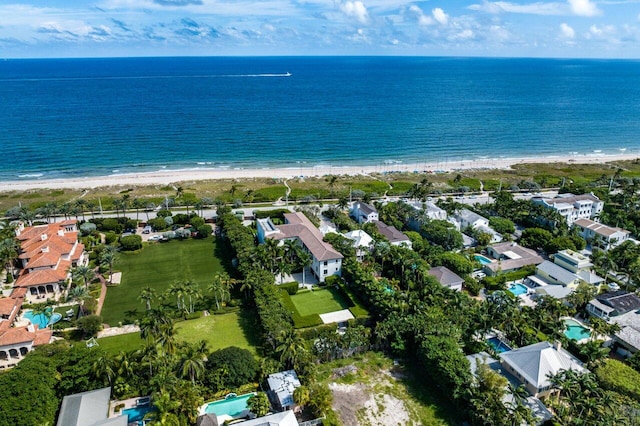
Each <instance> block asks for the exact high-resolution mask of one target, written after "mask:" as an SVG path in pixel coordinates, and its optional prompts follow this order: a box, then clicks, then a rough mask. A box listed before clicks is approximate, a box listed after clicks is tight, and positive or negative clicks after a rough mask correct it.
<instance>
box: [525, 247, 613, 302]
mask: <svg viewBox="0 0 640 426" xmlns="http://www.w3.org/2000/svg"><path fill="white" fill-rule="evenodd" d="M592 266H593V264H592V263H591V262H590V261H589V258H588V257H587V256H584V255H582V254H580V253H577V252H575V251H573V250H562V251H559V252H558V253H556V254H555V255H554V258H553V262H550V261H548V260H545V261H544V262H542V263H540V264H539V265H538V266H537V267H536V274H535V275H530V276H529V277H527V279H528V281H529V283H530V285H532V286H533V287H535V291H536V293H538V294H541V295H544V294H546V295H549V296H553V297H556V298H560V299H562V298H564V297H566V296H568V295H569V294H571V293H572V292H573V291H574V290H575V288H576V287H577V286H578V285H579V284H581V283H587V284H591V285H594V286H597V285H599V284H600V283H602V282H603V281H604V279H603V278H602V277H599V276H598V275H596V274H594V273H593V272H592V271H591V267H592Z"/></svg>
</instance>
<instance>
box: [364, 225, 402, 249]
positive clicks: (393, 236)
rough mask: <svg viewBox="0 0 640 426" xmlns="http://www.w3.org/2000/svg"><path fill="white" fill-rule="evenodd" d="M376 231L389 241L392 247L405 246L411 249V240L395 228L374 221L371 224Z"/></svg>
mask: <svg viewBox="0 0 640 426" xmlns="http://www.w3.org/2000/svg"><path fill="white" fill-rule="evenodd" d="M373 223H374V225H376V229H377V230H378V232H379V233H380V235H382V236H383V237H385V238H386V239H387V241H389V244H391V245H392V246H405V247H408V248H411V240H410V239H409V237H407V236H406V235H405V234H404V233H402V232H401V231H399V230H398V229H397V228H396V227H395V226H390V225H387V224H386V223H384V222H381V221H379V220H376V221H374V222H373Z"/></svg>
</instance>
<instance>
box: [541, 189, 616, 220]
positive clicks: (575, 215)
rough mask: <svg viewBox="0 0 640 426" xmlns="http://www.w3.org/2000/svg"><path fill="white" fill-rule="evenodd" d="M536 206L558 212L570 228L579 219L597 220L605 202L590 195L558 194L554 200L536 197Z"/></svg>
mask: <svg viewBox="0 0 640 426" xmlns="http://www.w3.org/2000/svg"><path fill="white" fill-rule="evenodd" d="M531 201H533V202H534V203H536V204H539V205H541V206H543V207H546V208H549V209H554V210H556V211H557V212H558V213H559V214H560V216H562V217H563V218H564V220H565V221H566V223H567V225H568V226H572V225H573V223H574V222H575V221H576V220H578V219H596V218H598V216H600V213H602V209H603V208H604V202H603V201H601V200H600V199H599V198H598V197H596V196H595V195H594V194H593V193H590V194H582V195H575V194H570V193H567V194H558V195H557V196H556V197H554V198H542V197H534V198H532V199H531Z"/></svg>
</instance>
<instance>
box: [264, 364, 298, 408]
mask: <svg viewBox="0 0 640 426" xmlns="http://www.w3.org/2000/svg"><path fill="white" fill-rule="evenodd" d="M267 384H268V385H269V396H270V398H271V400H272V401H273V403H274V405H275V406H276V407H278V409H279V410H281V411H285V410H291V409H293V407H294V406H295V402H294V401H293V391H295V390H296V388H298V387H300V379H298V375H297V374H296V372H295V370H287V371H280V372H279V373H273V374H269V377H268V378H267Z"/></svg>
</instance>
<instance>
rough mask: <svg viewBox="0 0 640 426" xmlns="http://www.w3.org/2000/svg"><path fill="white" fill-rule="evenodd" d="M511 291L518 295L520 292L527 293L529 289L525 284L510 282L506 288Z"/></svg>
mask: <svg viewBox="0 0 640 426" xmlns="http://www.w3.org/2000/svg"><path fill="white" fill-rule="evenodd" d="M508 290H509V291H510V292H511V293H513V294H515V295H516V296H520V295H521V294H527V292H528V291H529V289H528V288H527V286H526V285H524V284H519V283H518V284H511V286H510V287H509V289H508Z"/></svg>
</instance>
